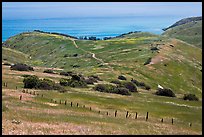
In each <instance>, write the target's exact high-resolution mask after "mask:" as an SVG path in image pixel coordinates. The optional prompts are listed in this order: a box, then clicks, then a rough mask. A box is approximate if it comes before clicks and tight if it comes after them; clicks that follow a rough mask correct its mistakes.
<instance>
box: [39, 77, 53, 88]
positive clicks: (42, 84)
mask: <svg viewBox="0 0 204 137" xmlns="http://www.w3.org/2000/svg"><path fill="white" fill-rule="evenodd" d="M54 85H55V82H54V81H52V80H49V79H40V80H39V82H38V84H37V85H36V88H37V89H45V90H52V89H54Z"/></svg>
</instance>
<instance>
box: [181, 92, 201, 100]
mask: <svg viewBox="0 0 204 137" xmlns="http://www.w3.org/2000/svg"><path fill="white" fill-rule="evenodd" d="M183 99H184V100H189V101H198V100H199V99H198V97H196V95H195V94H184V97H183Z"/></svg>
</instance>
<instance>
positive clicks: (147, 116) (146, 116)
mask: <svg viewBox="0 0 204 137" xmlns="http://www.w3.org/2000/svg"><path fill="white" fill-rule="evenodd" d="M147 119H148V112H147V115H146V121H147Z"/></svg>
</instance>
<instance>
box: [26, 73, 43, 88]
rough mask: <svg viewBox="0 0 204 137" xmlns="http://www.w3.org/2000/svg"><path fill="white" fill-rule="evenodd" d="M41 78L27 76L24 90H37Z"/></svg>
mask: <svg viewBox="0 0 204 137" xmlns="http://www.w3.org/2000/svg"><path fill="white" fill-rule="evenodd" d="M38 82H39V78H38V77H37V76H32V75H30V76H27V77H25V78H24V80H23V83H24V88H36V86H37V85H38Z"/></svg>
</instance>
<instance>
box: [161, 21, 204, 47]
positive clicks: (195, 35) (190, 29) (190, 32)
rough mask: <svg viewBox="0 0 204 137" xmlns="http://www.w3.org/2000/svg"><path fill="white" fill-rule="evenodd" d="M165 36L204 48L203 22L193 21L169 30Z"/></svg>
mask: <svg viewBox="0 0 204 137" xmlns="http://www.w3.org/2000/svg"><path fill="white" fill-rule="evenodd" d="M163 35H165V36H168V37H172V38H177V39H180V40H183V41H185V42H187V43H189V44H192V45H194V46H197V47H199V48H202V20H201V21H191V22H187V23H185V24H182V25H179V26H175V27H171V28H169V29H167V30H166V31H165V32H164V33H163Z"/></svg>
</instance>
